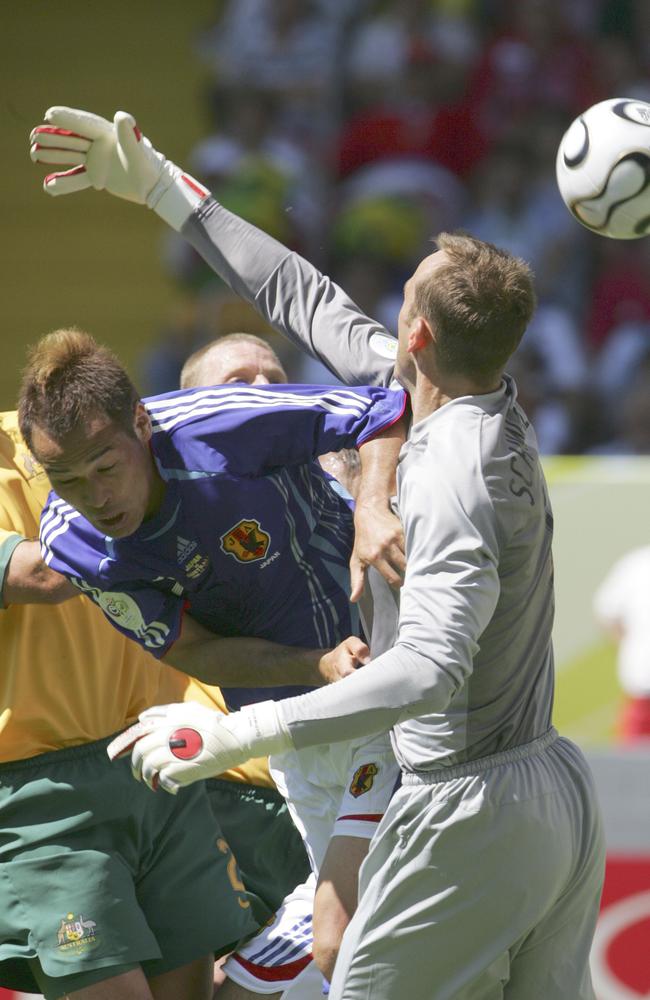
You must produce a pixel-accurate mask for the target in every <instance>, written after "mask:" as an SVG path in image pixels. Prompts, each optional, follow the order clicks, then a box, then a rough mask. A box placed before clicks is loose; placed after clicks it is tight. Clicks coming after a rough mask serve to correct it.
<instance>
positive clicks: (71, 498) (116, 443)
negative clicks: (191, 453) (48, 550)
mask: <svg viewBox="0 0 650 1000" xmlns="http://www.w3.org/2000/svg"><path fill="white" fill-rule="evenodd" d="M150 436H151V425H150V423H149V418H148V415H147V413H146V410H145V409H144V407H143V406H142V404H141V403H139V404H138V407H137V410H136V414H135V417H134V433H133V435H131V434H128V433H127V432H126V431H125V430H124V428H122V427H120V426H119V425H118V424H116V423H115V422H114V421H112V420H111V419H110V418H109V417H107V416H106V414H103V413H96V414H95V415H93V416H91V417H89V418H88V420H87V421H86V422H85V423H84V425H83V426H81V427H77V428H75V429H74V430H73V431H71V432H70V434H68V435H66V436H65V437H64V438H62V439H60V440H55V439H54V438H52V437H50V435H49V434H48V433H47V432H46V431H44V430H43V429H42V428H40V427H38V426H36V427H34V429H33V435H32V437H33V440H32V445H33V447H32V450H33V452H34V455H35V456H36V458H37V459H38V461H39V462H41V464H42V465H43V467H44V469H45V471H46V472H47V474H48V476H49V479H50V482H51V483H52V486H53V488H54V489H55V490H56V492H57V493H58V494H59V496H60V497H62V498H63V500H65V501H66V502H67V503H69V504H70V505H71V506H72V507H74V508H75V509H76V510H78V511H79V512H80V513H81V514H83V516H84V517H85V518H86V519H87V520H88V521H90V523H91V524H92V525H93V527H95V528H96V529H97V530H98V531H101V532H102V534H104V535H110V536H111V537H113V538H124V537H126V536H127V535H131V534H133V532H134V531H136V530H137V529H138V528H139V527H140V525H141V524H142V522H143V520H144V519H145V518H146V517H150V516H151V515H152V514H153V513H155V511H156V509H157V507H158V506H159V504H160V500H161V498H162V483H161V481H160V480H159V478H158V475H157V473H156V469H155V465H154V462H153V458H152V456H151V452H150V450H149V445H148V442H149V438H150Z"/></svg>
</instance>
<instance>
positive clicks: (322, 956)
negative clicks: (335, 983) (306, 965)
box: [313, 929, 341, 983]
mask: <svg viewBox="0 0 650 1000" xmlns="http://www.w3.org/2000/svg"><path fill="white" fill-rule="evenodd" d="M340 946H341V935H340V934H336V933H335V932H334V931H333V930H332V931H331V933H328V932H327V930H326V929H321V931H320V932H319V933H318V934H315V935H314V943H313V956H314V962H315V963H316V965H317V966H318V969H319V971H320V972H322V974H323V976H324V977H325V979H326V980H327V982H328V983H331V982H332V976H333V974H334V966H335V965H336V959H337V958H338V954H339V948H340Z"/></svg>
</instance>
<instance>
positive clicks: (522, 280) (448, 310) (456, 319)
mask: <svg viewBox="0 0 650 1000" xmlns="http://www.w3.org/2000/svg"><path fill="white" fill-rule="evenodd" d="M436 243H437V246H438V249H439V250H443V251H444V253H445V255H446V257H447V261H446V262H445V263H444V264H442V265H441V266H440V267H437V268H436V269H435V272H434V273H433V274H432V275H431V276H430V277H429V278H423V279H422V280H421V281H419V282H418V284H417V286H416V288H415V293H414V312H415V314H416V315H420V316H422V317H424V319H426V320H427V322H428V323H429V325H430V326H431V328H432V330H434V332H435V338H436V341H435V343H436V359H437V362H438V366H439V368H440V370H441V371H443V372H447V373H450V374H460V375H466V376H469V377H471V378H475V379H479V380H480V379H486V378H488V379H489V378H490V377H492V376H493V375H495V374H497V373H500V372H501V371H503V368H504V367H505V365H506V363H507V361H508V358H509V357H510V356H511V355H512V354H513V353H514V351H515V350H516V349H517V346H518V345H519V342H520V340H521V338H522V337H523V335H524V331H525V330H526V327H527V326H528V323H529V322H530V319H531V317H532V315H533V312H534V310H535V290H534V287H533V275H532V272H531V269H530V268H529V266H528V264H526V262H525V261H523V260H521V259H520V258H518V257H514V256H513V255H512V254H510V253H508V252H507V251H506V250H501V249H499V247H496V246H494V245H493V244H492V243H485V242H483V241H482V240H478V239H475V238H474V237H473V236H467V235H465V234H464V233H453V234H452V233H441V234H440V235H439V236H438V237H437V239H436Z"/></svg>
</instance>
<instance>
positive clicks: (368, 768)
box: [350, 764, 379, 799]
mask: <svg viewBox="0 0 650 1000" xmlns="http://www.w3.org/2000/svg"><path fill="white" fill-rule="evenodd" d="M376 774H379V768H378V767H377V765H376V764H362V765H361V767H358V768H357V769H356V771H355V772H354V777H353V779H352V781H351V783H350V794H351V795H354V797H355V799H358V798H359V796H360V795H363V794H364V793H365V792H369V791H370V789H371V788H372V785H373V782H374V780H375V775H376Z"/></svg>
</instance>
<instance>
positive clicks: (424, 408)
mask: <svg viewBox="0 0 650 1000" xmlns="http://www.w3.org/2000/svg"><path fill="white" fill-rule="evenodd" d="M500 385H501V376H500V375H499V376H497V377H496V378H495V379H492V380H490V381H489V383H488V382H482V383H479V382H477V381H476V380H475V379H470V378H467V377H465V376H462V375H444V376H439V377H437V378H436V380H435V382H434V381H431V380H430V379H428V378H427V377H426V376H425V375H423V374H422V373H421V372H418V376H417V379H416V384H415V389H414V391H413V392H412V393H411V406H412V409H413V423H414V424H417V423H419V421H420V420H424V419H425V418H426V417H428V416H430V415H431V414H432V413H435V412H436V410H439V409H440V407H441V406H444V405H445V403H450V402H451V401H452V399H459V398H460V397H461V396H482V395H484V394H486V393H489V392H496V390H497V389H498V388H499V386H500Z"/></svg>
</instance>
